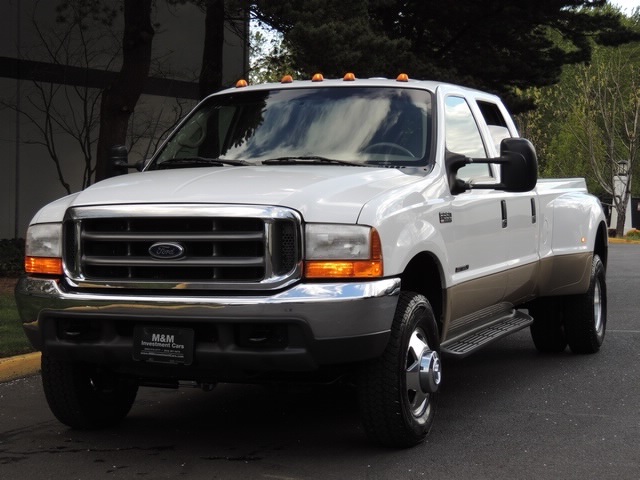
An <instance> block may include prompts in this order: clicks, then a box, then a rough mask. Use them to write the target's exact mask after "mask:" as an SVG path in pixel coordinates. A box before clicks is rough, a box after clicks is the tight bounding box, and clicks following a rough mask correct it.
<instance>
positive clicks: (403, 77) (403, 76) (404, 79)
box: [396, 73, 409, 82]
mask: <svg viewBox="0 0 640 480" xmlns="http://www.w3.org/2000/svg"><path fill="white" fill-rule="evenodd" d="M396 81H397V82H408V81H409V75H407V74H406V73H401V74H400V75H398V76H397V77H396Z"/></svg>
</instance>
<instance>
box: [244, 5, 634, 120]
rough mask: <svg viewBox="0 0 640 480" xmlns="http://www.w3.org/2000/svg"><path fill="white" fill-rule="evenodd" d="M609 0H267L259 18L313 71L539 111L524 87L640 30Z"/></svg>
mask: <svg viewBox="0 0 640 480" xmlns="http://www.w3.org/2000/svg"><path fill="white" fill-rule="evenodd" d="M605 4H606V0H521V1H519V2H507V1H504V0H485V1H482V2H478V1H476V0H456V1H455V2H451V1H444V0H432V1H430V2H425V1H424V0H354V1H353V2H342V1H341V0H324V1H323V0H258V1H257V2H256V5H255V9H256V12H257V15H258V16H259V18H261V19H262V20H264V21H265V22H266V23H268V24H269V25H271V26H273V27H274V28H276V29H277V30H278V31H280V32H282V33H283V35H284V38H285V41H286V42H288V45H289V46H290V48H291V52H292V55H293V57H294V60H295V64H296V66H297V67H298V69H300V70H301V71H303V72H305V73H306V74H310V73H314V72H316V71H320V72H322V73H324V74H325V75H330V76H337V77H340V76H342V75H343V74H344V73H345V72H346V71H354V72H356V73H357V74H358V76H361V77H368V76H378V75H383V76H387V77H392V78H393V77H395V76H396V75H397V74H398V73H400V72H401V71H405V72H407V73H409V74H410V75H411V76H412V77H415V78H432V79H435V80H446V81H453V82H458V83H463V84H467V85H469V86H474V87H478V88H481V89H484V90H489V91H493V92H495V93H497V94H499V95H501V96H502V97H503V98H504V99H505V100H506V101H507V102H508V103H509V106H510V108H511V110H512V111H513V112H518V111H523V110H526V109H530V108H531V107H532V106H533V101H532V99H531V98H528V97H527V96H526V95H523V91H524V90H525V89H527V88H529V87H534V86H546V85H552V84H554V83H557V82H558V80H559V78H560V74H561V72H562V67H563V66H564V65H567V64H575V63H579V62H584V61H587V60H589V58H590V55H591V53H592V42H591V39H594V40H595V41H596V42H597V43H600V44H604V45H617V44H621V43H624V42H627V41H630V40H631V39H633V38H636V37H634V36H637V34H636V33H635V32H633V31H632V30H631V29H629V28H627V27H625V26H624V25H622V22H621V20H622V16H621V15H620V13H618V12H616V11H614V10H612V9H608V10H607V9H601V8H596V7H602V6H604V5H605Z"/></svg>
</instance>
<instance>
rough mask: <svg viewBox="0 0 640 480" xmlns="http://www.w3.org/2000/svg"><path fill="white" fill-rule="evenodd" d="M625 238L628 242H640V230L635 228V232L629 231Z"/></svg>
mask: <svg viewBox="0 0 640 480" xmlns="http://www.w3.org/2000/svg"><path fill="white" fill-rule="evenodd" d="M625 237H626V238H627V239H628V240H640V230H637V229H635V228H634V229H633V230H629V231H628V232H627V235H626V236H625Z"/></svg>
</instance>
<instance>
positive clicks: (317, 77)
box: [311, 73, 324, 82]
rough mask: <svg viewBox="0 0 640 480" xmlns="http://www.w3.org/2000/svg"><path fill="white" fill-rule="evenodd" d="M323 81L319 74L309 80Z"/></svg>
mask: <svg viewBox="0 0 640 480" xmlns="http://www.w3.org/2000/svg"><path fill="white" fill-rule="evenodd" d="M323 80H324V77H323V76H322V74H321V73H316V74H315V75H313V77H312V78H311V81H312V82H322V81H323Z"/></svg>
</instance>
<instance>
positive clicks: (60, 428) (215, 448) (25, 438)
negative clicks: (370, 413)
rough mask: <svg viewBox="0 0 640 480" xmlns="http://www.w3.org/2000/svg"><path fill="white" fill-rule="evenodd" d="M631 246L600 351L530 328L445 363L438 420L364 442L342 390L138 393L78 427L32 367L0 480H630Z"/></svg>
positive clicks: (4, 405) (638, 358)
mask: <svg viewBox="0 0 640 480" xmlns="http://www.w3.org/2000/svg"><path fill="white" fill-rule="evenodd" d="M639 270H640V246H637V245H617V244H613V245H611V246H610V261H609V267H608V272H607V283H608V300H609V301H608V307H609V308H608V310H609V315H608V326H607V333H606V338H605V341H604V344H603V347H602V349H601V351H600V352H599V353H597V354H594V355H573V354H571V353H570V352H569V351H566V352H564V353H561V354H554V355H547V354H540V353H538V352H537V351H536V350H535V348H534V347H533V343H532V341H531V339H530V336H529V334H528V331H527V330H523V331H521V332H518V333H517V334H515V335H512V336H509V337H506V338H504V339H502V340H500V341H498V342H496V343H494V344H492V345H490V346H489V347H487V348H486V349H484V350H482V351H480V352H478V353H477V354H474V355H472V356H470V357H468V358H466V359H463V360H459V361H453V360H449V361H447V362H446V363H445V365H444V377H443V386H442V394H441V396H440V404H439V410H438V413H437V418H436V422H435V426H434V428H433V429H432V431H431V434H430V436H429V437H428V439H427V441H426V442H425V443H424V444H422V445H419V446H417V447H414V448H411V449H407V450H392V449H384V448H380V447H378V446H376V445H373V444H371V443H370V442H369V441H368V440H367V439H366V437H365V436H364V433H363V432H362V429H361V427H360V425H359V422H358V417H357V409H356V401H355V395H354V391H353V390H352V389H350V388H349V387H345V386H333V387H324V388H320V387H316V388H264V387H260V386H250V385H220V386H219V387H217V388H216V389H215V390H214V391H213V392H210V393H204V392H202V391H199V390H192V389H180V390H163V389H155V388H146V389H141V391H140V394H139V397H138V399H137V401H136V403H135V405H134V407H133V409H132V411H131V413H130V415H129V416H128V417H127V418H126V419H125V421H124V422H122V424H121V425H119V426H118V427H115V428H110V429H107V430H102V431H94V432H86V431H75V430H71V429H68V428H66V427H65V426H64V425H61V424H60V423H59V422H57V420H56V419H55V418H53V416H52V415H51V413H50V412H49V410H48V408H47V406H46V401H45V399H44V394H43V392H42V387H41V385H40V377H39V375H37V373H36V374H32V375H31V376H28V377H26V378H19V379H16V380H12V381H8V382H4V383H0V477H1V478H27V477H29V478H30V479H41V478H42V479H45V478H53V479H57V478H65V479H67V478H68V479H73V478H91V479H101V478H110V479H113V478H144V477H146V478H154V479H156V478H175V477H177V476H186V477H188V478H197V479H200V478H202V479H235V478H238V479H239V478H243V479H280V480H294V479H322V480H329V479H372V480H375V479H426V478H429V479H454V478H455V479H456V480H458V479H474V480H478V479H505V480H506V479H509V480H512V479H536V480H540V479H576V480H582V479H599V480H600V479H616V480H619V479H637V478H639V477H640V453H639V452H640V450H639V449H638V432H639V431H640V382H639V381H638V378H640V349H639V348H638V347H639V346H640V322H639V320H638V313H637V310H638V300H637V299H638V292H640V275H638V273H639Z"/></svg>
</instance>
